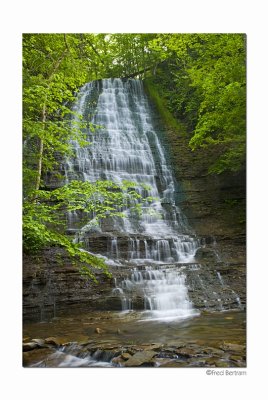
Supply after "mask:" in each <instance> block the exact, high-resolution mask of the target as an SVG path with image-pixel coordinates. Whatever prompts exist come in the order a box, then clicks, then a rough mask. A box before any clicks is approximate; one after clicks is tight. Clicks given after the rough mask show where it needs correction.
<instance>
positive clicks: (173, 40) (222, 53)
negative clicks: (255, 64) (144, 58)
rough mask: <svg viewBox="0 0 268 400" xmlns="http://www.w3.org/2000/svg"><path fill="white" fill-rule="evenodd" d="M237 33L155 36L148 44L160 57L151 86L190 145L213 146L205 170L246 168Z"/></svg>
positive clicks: (241, 48)
mask: <svg viewBox="0 0 268 400" xmlns="http://www.w3.org/2000/svg"><path fill="white" fill-rule="evenodd" d="M245 40H246V39H245V35H242V34H189V35H188V34H185V35H183V34H160V35H157V37H156V38H155V39H154V40H153V41H152V42H151V43H150V48H151V49H152V50H154V51H156V52H158V53H159V58H160V60H161V61H162V62H161V63H160V64H159V66H158V68H157V71H156V74H155V76H154V77H153V80H152V81H151V86H152V84H154V89H151V92H152V91H156V90H158V92H159V93H161V97H163V98H164V102H163V101H162V105H163V104H166V106H167V109H168V110H169V111H170V112H171V113H172V114H173V115H174V116H175V117H176V118H178V119H180V120H182V121H184V122H185V123H186V126H187V127H188V131H189V133H190V135H189V146H190V147H191V149H192V150H196V149H198V148H199V147H207V146H210V147H213V146H214V147H215V148H217V152H219V150H218V149H220V151H221V156H220V157H219V158H218V160H217V161H216V162H214V163H213V164H212V165H211V166H210V169H209V171H210V172H211V173H217V174H218V173H222V172H224V171H232V172H236V171H239V170H241V169H243V168H244V167H245V152H246V49H245Z"/></svg>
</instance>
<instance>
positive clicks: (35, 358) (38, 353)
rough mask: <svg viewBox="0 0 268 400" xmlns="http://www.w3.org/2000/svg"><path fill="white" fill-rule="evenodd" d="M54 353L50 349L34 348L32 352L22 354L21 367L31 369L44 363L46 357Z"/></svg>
mask: <svg viewBox="0 0 268 400" xmlns="http://www.w3.org/2000/svg"><path fill="white" fill-rule="evenodd" d="M53 353H54V349H51V348H44V349H40V348H36V349H34V350H33V351H30V352H25V353H23V363H22V365H23V367H31V366H32V365H34V364H36V363H38V362H41V361H44V360H45V359H46V358H47V357H48V356H50V355H51V354H53Z"/></svg>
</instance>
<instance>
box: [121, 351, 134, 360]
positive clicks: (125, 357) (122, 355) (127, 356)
mask: <svg viewBox="0 0 268 400" xmlns="http://www.w3.org/2000/svg"><path fill="white" fill-rule="evenodd" d="M121 357H122V358H123V360H125V361H126V360H128V359H129V358H130V357H132V355H131V354H129V353H122V354H121Z"/></svg>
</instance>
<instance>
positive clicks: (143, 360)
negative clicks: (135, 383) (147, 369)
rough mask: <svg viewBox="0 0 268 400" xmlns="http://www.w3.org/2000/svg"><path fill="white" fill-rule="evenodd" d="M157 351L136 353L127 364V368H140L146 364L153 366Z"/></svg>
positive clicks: (125, 364)
mask: <svg viewBox="0 0 268 400" xmlns="http://www.w3.org/2000/svg"><path fill="white" fill-rule="evenodd" d="M156 354H157V353H156V352H155V351H139V352H138V353H135V354H134V355H133V356H132V357H130V358H129V359H128V360H127V361H126V362H125V363H124V366H125V367H139V366H142V365H144V364H147V365H148V364H149V365H153V364H154V360H152V359H153V357H154V356H156Z"/></svg>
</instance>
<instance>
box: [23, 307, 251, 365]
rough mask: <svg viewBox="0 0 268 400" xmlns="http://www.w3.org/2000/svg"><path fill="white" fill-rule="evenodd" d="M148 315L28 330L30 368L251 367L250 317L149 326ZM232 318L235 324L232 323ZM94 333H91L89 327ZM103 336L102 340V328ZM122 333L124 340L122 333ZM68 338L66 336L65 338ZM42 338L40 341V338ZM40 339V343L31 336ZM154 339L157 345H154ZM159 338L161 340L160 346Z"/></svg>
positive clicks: (215, 316) (60, 322)
mask: <svg viewBox="0 0 268 400" xmlns="http://www.w3.org/2000/svg"><path fill="white" fill-rule="evenodd" d="M140 317H142V315H139V314H138V315H135V314H133V313H132V314H131V315H127V314H125V315H122V314H120V313H119V314H116V313H104V314H103V315H102V314H101V313H99V314H89V315H81V316H79V318H78V317H77V316H74V317H73V318H69V317H66V318H61V319H60V318H58V319H55V320H53V321H51V322H50V323H47V324H46V323H41V324H29V325H28V324H26V325H25V327H24V331H25V333H27V335H28V337H30V341H29V343H34V344H35V345H37V347H34V348H31V349H30V350H27V349H25V351H24V352H23V366H25V367H46V368H48V367H114V368H116V367H124V368H140V367H149V368H150V367H160V368H162V367H163V368H188V367H192V368H231V367H233V368H240V367H246V346H245V315H244V313H242V312H228V313H207V314H206V313H205V314H204V315H202V316H200V317H197V318H193V319H191V320H188V321H177V322H175V321H174V322H172V323H168V324H167V323H160V322H157V323H152V322H151V323H148V321H147V320H142V319H140ZM230 318H231V319H230ZM85 321H90V322H87V324H89V323H90V324H91V329H90V330H88V328H85V326H86V327H88V325H84V324H85ZM97 325H98V326H101V327H102V328H101V329H102V330H103V333H102V335H100V334H98V333H97V332H96V330H95V327H96V326H97ZM119 326H120V329H121V331H122V333H121V335H118V334H117V333H116V332H117V329H118V327H119ZM47 331H52V332H53V336H52V337H46V334H47ZM62 331H65V332H68V334H65V335H64V336H60V335H57V333H59V332H62ZM37 334H39V335H40V338H36V335H37ZM32 335H34V336H35V339H32V338H31V336H32ZM149 338H151V339H149ZM154 338H158V339H161V340H160V341H154Z"/></svg>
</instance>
